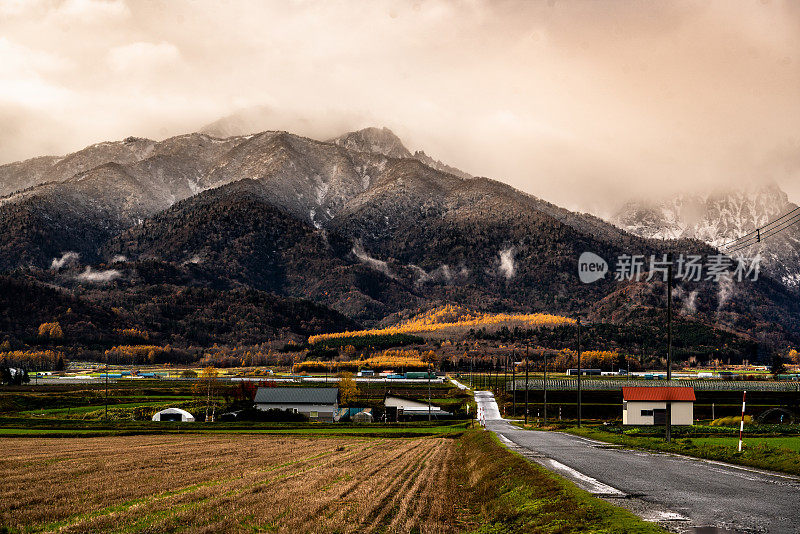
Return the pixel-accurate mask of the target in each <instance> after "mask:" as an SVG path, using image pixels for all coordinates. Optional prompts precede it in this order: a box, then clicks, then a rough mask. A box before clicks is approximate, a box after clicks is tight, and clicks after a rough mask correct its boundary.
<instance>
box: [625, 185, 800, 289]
mask: <svg viewBox="0 0 800 534" xmlns="http://www.w3.org/2000/svg"><path fill="white" fill-rule="evenodd" d="M795 208H797V205H796V204H794V203H792V202H789V198H788V196H787V194H786V193H785V192H784V191H783V190H782V189H781V188H780V187H779V186H778V185H777V184H775V183H770V184H766V185H756V186H751V187H749V188H734V187H732V188H729V189H727V190H717V191H715V192H712V193H706V194H684V195H679V196H675V197H672V198H669V199H666V200H663V201H660V202H652V201H650V202H647V201H632V202H628V203H626V204H625V205H624V206H623V207H622V208H621V209H620V210H619V211H618V212H617V213H616V214H615V215H614V216H613V217H612V218H611V221H612V222H613V223H615V224H617V225H618V226H619V227H620V228H623V229H625V230H626V231H628V232H631V233H633V234H636V235H639V236H642V237H647V238H651V239H679V238H689V239H698V240H700V241H704V242H706V243H708V244H709V245H712V246H714V247H722V246H723V245H725V244H726V243H730V242H733V241H735V240H736V239H738V238H740V237H742V236H745V235H748V234H749V233H751V232H753V231H754V230H755V229H756V228H759V227H762V226H764V225H765V224H767V223H770V222H771V221H774V220H776V219H778V218H779V217H781V216H782V215H784V214H786V213H788V212H789V211H791V210H793V209H795ZM780 228H781V231H780V232H777V233H775V235H771V236H769V237H766V238H765V239H764V240H763V241H761V242H757V243H753V244H752V246H748V247H746V248H742V249H741V250H739V251H737V252H734V253H733V254H734V256H737V257H742V256H746V257H755V256H756V255H760V256H761V257H762V259H763V266H764V269H765V271H766V272H767V273H768V274H770V275H771V276H772V277H773V278H775V279H776V280H779V281H781V282H782V283H783V284H785V285H786V286H787V287H789V288H792V289H800V225H797V224H794V225H788V226H787V227H786V228H785V229H783V227H782V226H781V227H780ZM732 248H733V247H732Z"/></svg>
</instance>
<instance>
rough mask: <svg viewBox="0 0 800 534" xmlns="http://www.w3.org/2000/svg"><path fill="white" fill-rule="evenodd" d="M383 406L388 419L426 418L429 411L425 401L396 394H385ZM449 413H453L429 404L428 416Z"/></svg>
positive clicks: (446, 414) (440, 415) (449, 414)
mask: <svg viewBox="0 0 800 534" xmlns="http://www.w3.org/2000/svg"><path fill="white" fill-rule="evenodd" d="M384 406H385V407H386V417H387V419H388V420H389V421H402V420H407V419H420V418H426V417H428V413H429V409H428V403H427V402H423V401H418V400H412V399H407V398H405V397H398V396H396V395H387V396H386V398H385V399H384ZM451 415H453V414H451V413H450V412H446V411H444V410H442V409H441V408H440V407H438V406H433V405H431V406H430V416H431V417H433V418H437V417H449V416H451Z"/></svg>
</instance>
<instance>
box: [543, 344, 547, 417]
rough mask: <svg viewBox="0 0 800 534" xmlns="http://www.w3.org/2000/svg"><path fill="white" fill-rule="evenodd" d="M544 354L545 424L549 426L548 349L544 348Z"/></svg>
mask: <svg viewBox="0 0 800 534" xmlns="http://www.w3.org/2000/svg"><path fill="white" fill-rule="evenodd" d="M542 354H543V355H544V419H543V420H544V424H545V426H547V351H546V350H544V349H542Z"/></svg>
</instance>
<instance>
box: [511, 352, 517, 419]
mask: <svg viewBox="0 0 800 534" xmlns="http://www.w3.org/2000/svg"><path fill="white" fill-rule="evenodd" d="M511 414H512V415H513V416H514V417H516V416H517V353H516V350H512V351H511Z"/></svg>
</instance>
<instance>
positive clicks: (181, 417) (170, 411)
mask: <svg viewBox="0 0 800 534" xmlns="http://www.w3.org/2000/svg"><path fill="white" fill-rule="evenodd" d="M153 421H183V422H192V421H194V416H193V415H192V414H190V413H189V412H187V411H186V410H181V409H180V408H167V409H166V410H161V411H160V412H158V413H157V414H155V415H154V416H153Z"/></svg>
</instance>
